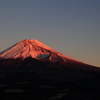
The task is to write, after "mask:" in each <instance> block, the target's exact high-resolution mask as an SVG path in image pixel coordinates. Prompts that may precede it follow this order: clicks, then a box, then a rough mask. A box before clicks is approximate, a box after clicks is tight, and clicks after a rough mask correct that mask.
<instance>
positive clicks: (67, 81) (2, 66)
mask: <svg viewBox="0 0 100 100" xmlns="http://www.w3.org/2000/svg"><path fill="white" fill-rule="evenodd" d="M81 67H83V66H80V67H79V66H78V65H77V64H75V63H74V64H73V66H72V65H71V64H65V63H63V62H56V63H55V62H49V61H40V60H36V59H33V58H27V59H25V60H22V59H2V60H0V100H100V94H99V91H100V71H99V68H95V70H93V69H91V68H87V69H88V70H87V69H86V68H81Z"/></svg>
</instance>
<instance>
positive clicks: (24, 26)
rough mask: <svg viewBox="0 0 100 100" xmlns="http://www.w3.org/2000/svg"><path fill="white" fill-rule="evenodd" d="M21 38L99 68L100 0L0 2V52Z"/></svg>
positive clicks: (5, 0) (6, 0)
mask: <svg viewBox="0 0 100 100" xmlns="http://www.w3.org/2000/svg"><path fill="white" fill-rule="evenodd" d="M22 39H37V40H39V41H41V42H42V43H44V44H46V45H48V46H49V47H51V48H53V49H55V50H57V51H59V52H61V53H63V54H65V55H67V56H69V57H71V58H74V59H77V60H79V61H82V62H85V63H88V64H91V65H95V66H99V67H100V46H99V43H100V0H0V51H2V50H4V49H6V48H8V47H10V46H12V45H13V44H15V43H16V42H18V41H20V40H22Z"/></svg>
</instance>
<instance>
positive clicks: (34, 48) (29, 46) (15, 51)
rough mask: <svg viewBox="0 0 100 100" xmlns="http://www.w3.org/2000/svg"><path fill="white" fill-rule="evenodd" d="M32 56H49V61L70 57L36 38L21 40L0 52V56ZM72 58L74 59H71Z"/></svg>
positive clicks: (40, 57)
mask: <svg viewBox="0 0 100 100" xmlns="http://www.w3.org/2000/svg"><path fill="white" fill-rule="evenodd" d="M27 57H32V58H36V59H45V58H49V60H51V61H56V62H57V61H65V62H66V59H72V58H69V57H67V56H64V55H63V54H61V53H59V52H57V51H55V50H53V49H51V48H50V47H48V46H46V45H45V44H43V43H41V42H39V41H38V40H29V39H25V40H22V41H20V42H18V43H16V44H15V45H13V46H12V47H10V48H8V49H6V50H4V51H3V52H1V53H0V58H23V59H25V58H27ZM72 60H74V59H72Z"/></svg>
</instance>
